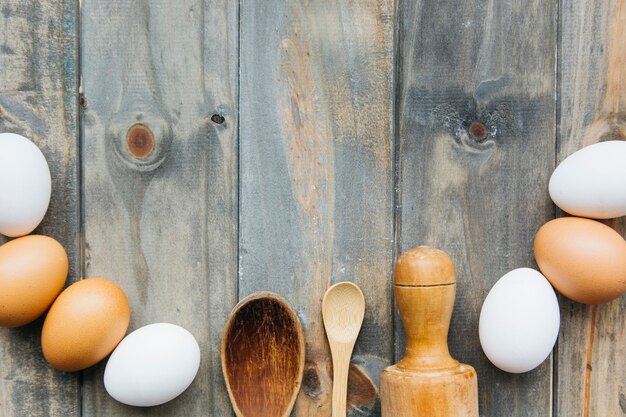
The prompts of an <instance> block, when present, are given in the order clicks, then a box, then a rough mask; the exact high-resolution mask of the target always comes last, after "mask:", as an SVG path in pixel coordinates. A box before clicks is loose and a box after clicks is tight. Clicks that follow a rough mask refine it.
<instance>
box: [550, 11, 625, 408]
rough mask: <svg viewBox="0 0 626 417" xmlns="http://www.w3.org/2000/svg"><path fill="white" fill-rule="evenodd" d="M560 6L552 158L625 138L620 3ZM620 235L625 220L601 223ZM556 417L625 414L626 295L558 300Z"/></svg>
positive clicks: (622, 22)
mask: <svg viewBox="0 0 626 417" xmlns="http://www.w3.org/2000/svg"><path fill="white" fill-rule="evenodd" d="M597 6H598V5H594V4H589V3H588V2H585V1H578V0H563V1H562V2H561V27H560V31H561V44H560V49H559V51H560V53H559V56H560V63H559V69H560V72H559V73H560V82H559V90H560V95H559V97H560V102H559V110H560V115H561V117H560V125H559V130H558V137H557V138H558V153H557V160H558V161H561V160H563V159H565V158H566V157H567V156H568V155H570V154H572V153H573V152H575V151H577V150H578V149H580V148H582V147H583V146H587V145H590V144H592V143H596V142H599V141H602V140H607V139H620V138H621V139H626V67H625V66H624V62H626V61H625V58H626V2H625V1H623V0H611V1H606V2H603V3H602V7H597ZM607 223H608V224H609V225H611V226H613V227H614V228H616V229H617V230H618V231H620V232H621V233H622V234H623V235H624V236H626V221H625V218H621V219H618V220H612V221H609V222H607ZM560 301H561V314H562V319H563V320H562V324H561V334H560V336H559V342H558V350H557V352H558V358H557V359H558V360H557V364H558V369H557V381H556V382H557V392H556V398H555V399H556V402H557V415H558V416H562V417H589V416H623V415H626V360H625V358H626V329H625V328H624V322H625V321H626V297H624V296H622V297H621V298H620V299H618V300H615V301H613V302H611V303H608V304H604V305H600V306H598V307H590V306H585V305H582V304H579V303H575V302H572V301H569V300H567V299H566V298H564V297H562V298H561V300H560Z"/></svg>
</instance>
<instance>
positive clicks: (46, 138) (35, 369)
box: [0, 0, 81, 417]
mask: <svg viewBox="0 0 626 417" xmlns="http://www.w3.org/2000/svg"><path fill="white" fill-rule="evenodd" d="M75 6H76V5H75V4H74V2H72V1H47V0H46V1H40V0H28V1H24V0H3V1H2V2H1V3H0V132H14V133H19V134H22V135H24V136H26V137H28V138H29V139H31V140H32V141H33V142H35V143H36V144H37V145H38V146H39V147H40V148H41V150H42V152H43V153H44V155H45V156H46V159H47V160H48V165H49V167H50V173H51V175H52V198H51V202H50V207H49V209H48V213H47V215H46V217H45V219H44V220H43V222H42V223H41V225H40V226H39V227H38V228H37V229H36V230H35V231H34V232H33V233H36V234H45V235H48V236H52V237H54V238H55V239H57V240H58V241H59V242H61V244H62V245H63V246H64V247H65V249H66V251H67V252H68V255H69V261H70V271H69V276H68V284H69V283H70V282H72V281H75V280H76V279H77V278H78V277H79V275H80V264H81V261H80V250H79V227H80V223H79V219H80V216H79V202H80V197H79V179H78V167H79V159H78V158H79V156H78V152H77V149H78V126H77V114H78V110H77V107H78V104H77V103H78V71H77V69H78V65H77V47H78V44H77V42H78V40H77V36H76V22H77V17H78V16H77V9H76V7H75ZM0 198H3V197H0ZM6 241H7V239H6V238H4V237H1V236H0V243H4V242H6ZM42 323H43V320H42V319H39V320H36V321H35V322H33V323H31V324H28V325H26V326H24V327H19V328H15V329H0V416H2V417H17V416H29V417H30V416H32V417H39V416H41V417H45V416H59V417H61V416H77V415H79V413H80V392H79V388H80V387H79V377H78V375H76V374H66V373H60V372H57V371H55V370H53V369H52V368H51V367H49V366H48V365H47V364H46V361H45V360H44V358H43V355H42V354H41V344H40V336H41V326H42Z"/></svg>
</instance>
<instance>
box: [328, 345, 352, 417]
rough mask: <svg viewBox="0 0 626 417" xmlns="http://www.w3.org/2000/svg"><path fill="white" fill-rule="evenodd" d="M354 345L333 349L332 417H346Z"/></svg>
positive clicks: (339, 346)
mask: <svg viewBox="0 0 626 417" xmlns="http://www.w3.org/2000/svg"><path fill="white" fill-rule="evenodd" d="M352 348H353V345H350V344H348V345H345V344H341V345H338V346H335V348H334V349H332V354H333V402H332V417H346V401H347V397H348V372H349V369H350V356H351V355H352Z"/></svg>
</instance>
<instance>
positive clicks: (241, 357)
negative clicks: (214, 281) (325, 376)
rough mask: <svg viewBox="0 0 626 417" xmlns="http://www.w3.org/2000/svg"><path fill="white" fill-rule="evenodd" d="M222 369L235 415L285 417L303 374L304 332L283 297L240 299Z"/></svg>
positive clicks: (228, 329)
mask: <svg viewBox="0 0 626 417" xmlns="http://www.w3.org/2000/svg"><path fill="white" fill-rule="evenodd" d="M221 350H222V370H223V372H224V379H225V381H226V388H227V389H228V394H229V396H230V399H231V402H232V404H233V408H234V410H235V414H236V415H237V416H239V417H265V416H276V417H289V415H291V410H292V409H293V405H294V403H295V402H296V398H297V397H298V392H299V391H300V386H301V384H302V377H303V374H304V359H305V346H304V332H303V330H302V325H301V323H300V320H299V319H298V317H297V315H296V312H295V311H294V310H293V309H292V308H291V307H290V306H289V304H288V303H287V301H285V299H284V298H282V297H280V296H277V295H276V294H274V293H270V292H257V293H254V294H252V295H250V296H248V297H246V298H245V299H243V300H241V302H239V303H238V304H237V306H235V308H234V309H233V312H232V314H231V315H230V317H229V318H228V322H227V323H226V327H225V329H224V335H223V336H222V344H221Z"/></svg>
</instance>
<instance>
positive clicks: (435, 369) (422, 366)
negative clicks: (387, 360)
mask: <svg viewBox="0 0 626 417" xmlns="http://www.w3.org/2000/svg"><path fill="white" fill-rule="evenodd" d="M394 292H395V296H396V303H397V305H398V308H399V310H400V316H401V318H402V323H403V325H404V330H405V333H406V345H407V346H406V354H405V356H404V358H403V359H402V360H401V361H400V362H398V363H397V364H396V365H393V366H389V367H387V368H385V370H384V371H383V373H382V375H381V393H380V397H381V405H382V417H478V383H477V378H476V371H475V370H474V368H472V367H471V366H469V365H464V364H461V363H459V362H457V361H456V360H455V359H453V358H452V357H451V356H450V353H449V352H448V341H447V339H448V329H449V326H450V318H451V317H452V309H453V307H454V298H455V295H456V276H455V272H454V266H453V265H452V261H451V259H450V257H449V256H448V255H447V254H446V253H445V252H443V251H441V250H438V249H434V248H431V247H427V246H419V247H417V248H414V249H411V250H409V251H407V252H405V253H403V254H402V255H401V256H400V258H399V259H398V261H397V262H396V267H395V272H394Z"/></svg>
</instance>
